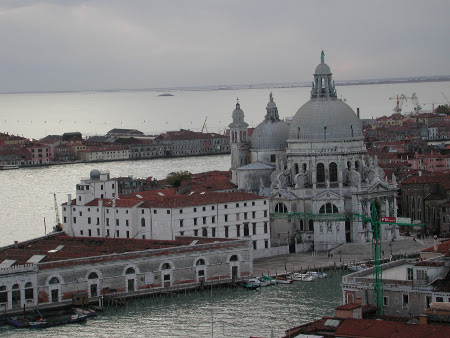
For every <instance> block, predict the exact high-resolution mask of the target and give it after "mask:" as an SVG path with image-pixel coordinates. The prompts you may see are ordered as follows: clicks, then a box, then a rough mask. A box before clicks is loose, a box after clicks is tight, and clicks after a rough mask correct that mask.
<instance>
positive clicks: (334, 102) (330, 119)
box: [289, 98, 363, 141]
mask: <svg viewBox="0 0 450 338" xmlns="http://www.w3.org/2000/svg"><path fill="white" fill-rule="evenodd" d="M362 138H363V135H362V122H361V121H360V120H359V119H358V117H357V116H356V114H355V112H354V111H353V109H352V108H350V106H349V105H348V104H346V103H345V102H343V101H342V100H339V99H336V98H317V99H316V98H313V99H311V100H309V101H308V102H306V103H305V104H304V105H303V106H301V107H300V109H299V110H298V111H297V113H296V114H295V116H294V118H293V119H292V122H291V125H290V127H289V139H292V140H296V139H297V140H318V141H320V140H360V139H362Z"/></svg>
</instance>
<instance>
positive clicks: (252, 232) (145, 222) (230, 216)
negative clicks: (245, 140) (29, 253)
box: [62, 170, 271, 257]
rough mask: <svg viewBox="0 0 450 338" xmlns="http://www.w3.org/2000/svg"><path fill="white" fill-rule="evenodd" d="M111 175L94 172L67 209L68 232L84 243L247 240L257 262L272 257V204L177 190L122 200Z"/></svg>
mask: <svg viewBox="0 0 450 338" xmlns="http://www.w3.org/2000/svg"><path fill="white" fill-rule="evenodd" d="M118 189H119V182H118V181H117V180H116V179H110V177H109V173H100V172H99V171H98V170H93V171H91V174H90V178H89V179H84V180H82V181H81V183H80V184H78V185H77V188H76V192H77V193H76V198H75V199H73V200H72V197H71V196H70V195H69V198H68V201H67V203H65V204H63V205H62V225H63V230H64V231H65V232H66V233H68V234H72V235H75V236H79V237H106V238H140V239H160V240H173V239H174V238H175V237H178V236H190V237H201V238H245V239H248V240H250V241H251V244H252V248H253V250H254V251H255V253H254V255H255V257H259V256H264V255H268V254H270V250H268V249H270V248H271V243H270V233H271V230H270V218H269V201H268V199H267V198H265V197H262V196H259V195H255V194H252V193H247V192H238V191H227V192H217V191H212V192H205V191H202V192H196V191H190V192H188V193H187V194H182V195H180V194H178V193H176V192H175V191H174V190H171V189H163V190H154V191H142V192H139V193H134V194H130V195H119V194H118Z"/></svg>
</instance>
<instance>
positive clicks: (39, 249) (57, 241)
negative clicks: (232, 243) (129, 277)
mask: <svg viewBox="0 0 450 338" xmlns="http://www.w3.org/2000/svg"><path fill="white" fill-rule="evenodd" d="M193 240H197V241H198V243H197V244H206V243H214V242H216V241H220V242H227V241H229V240H227V239H218V238H201V237H195V238H192V237H177V238H176V240H174V241H169V240H146V239H132V238H95V237H71V236H67V235H66V234H65V233H64V232H61V233H58V234H55V235H49V236H46V237H41V238H36V239H33V240H30V241H26V242H22V243H18V245H17V248H15V247H14V245H10V246H8V247H3V248H0V262H3V261H4V260H5V259H14V260H17V262H16V263H15V265H22V264H25V263H26V262H27V261H28V260H29V259H30V258H31V257H32V256H34V255H45V258H44V259H43V260H42V261H41V262H42V263H44V262H56V261H61V260H66V259H73V258H86V257H98V256H104V255H111V254H114V253H116V254H120V253H126V252H137V251H145V250H150V249H164V248H176V247H180V246H185V245H189V244H190V243H192V241H193ZM60 245H64V247H63V248H62V249H61V250H59V251H57V252H49V251H50V250H55V249H56V248H57V247H58V246H60Z"/></svg>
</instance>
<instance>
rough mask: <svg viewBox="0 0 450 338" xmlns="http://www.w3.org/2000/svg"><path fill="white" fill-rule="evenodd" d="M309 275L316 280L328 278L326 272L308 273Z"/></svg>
mask: <svg viewBox="0 0 450 338" xmlns="http://www.w3.org/2000/svg"><path fill="white" fill-rule="evenodd" d="M306 274H307V275H310V276H312V277H314V278H326V277H327V274H326V273H325V272H317V271H307V272H306Z"/></svg>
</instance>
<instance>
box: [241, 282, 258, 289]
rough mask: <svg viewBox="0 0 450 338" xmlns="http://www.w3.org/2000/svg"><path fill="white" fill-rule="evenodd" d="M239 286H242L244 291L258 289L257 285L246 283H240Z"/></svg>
mask: <svg viewBox="0 0 450 338" xmlns="http://www.w3.org/2000/svg"><path fill="white" fill-rule="evenodd" d="M239 285H240V286H242V287H243V288H244V289H247V290H256V289H257V288H259V285H255V284H249V283H248V282H246V281H242V282H240V283H239Z"/></svg>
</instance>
